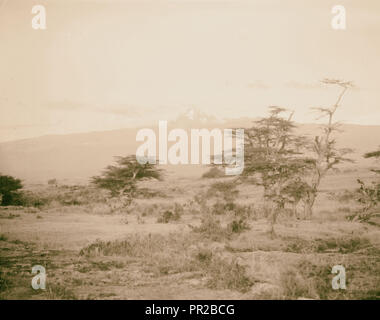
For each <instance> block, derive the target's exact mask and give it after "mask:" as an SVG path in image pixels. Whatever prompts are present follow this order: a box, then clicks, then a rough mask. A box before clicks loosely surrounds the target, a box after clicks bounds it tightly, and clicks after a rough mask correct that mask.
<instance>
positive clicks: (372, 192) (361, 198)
mask: <svg viewBox="0 0 380 320" xmlns="http://www.w3.org/2000/svg"><path fill="white" fill-rule="evenodd" d="M364 158H377V159H380V150H378V151H373V152H368V153H366V154H365V155H364ZM371 171H373V172H375V173H377V174H380V170H379V169H372V170H371ZM358 183H359V185H360V187H359V188H358V190H357V195H358V197H357V201H358V202H359V203H360V205H361V208H360V209H359V210H357V211H356V212H355V214H353V215H351V216H349V217H348V218H349V219H351V220H356V219H357V220H359V221H362V222H370V220H371V219H372V218H374V217H376V216H380V213H379V210H378V208H379V205H380V181H379V180H377V181H372V183H371V184H369V185H368V184H365V183H364V182H363V181H362V180H360V179H358Z"/></svg>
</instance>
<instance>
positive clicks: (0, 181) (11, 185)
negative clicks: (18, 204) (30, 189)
mask: <svg viewBox="0 0 380 320" xmlns="http://www.w3.org/2000/svg"><path fill="white" fill-rule="evenodd" d="M21 188H22V184H21V180H20V179H16V178H14V177H12V176H6V175H0V204H1V205H2V206H7V205H10V204H12V201H13V195H14V193H15V191H17V190H18V189H21Z"/></svg>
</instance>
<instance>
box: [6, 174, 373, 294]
mask: <svg viewBox="0 0 380 320" xmlns="http://www.w3.org/2000/svg"><path fill="white" fill-rule="evenodd" d="M353 178H354V175H353V173H351V172H348V173H344V172H343V173H341V174H340V175H334V176H333V177H329V178H328V179H327V180H326V181H325V182H324V185H323V192H322V193H321V194H320V196H319V197H318V199H317V203H316V212H315V216H314V217H313V219H312V220H309V221H303V220H298V219H296V217H294V216H291V215H290V214H287V213H286V212H285V213H284V214H282V215H280V216H279V218H278V223H277V225H276V234H277V237H275V238H271V237H270V236H269V234H268V232H267V231H268V223H267V220H266V216H267V213H266V212H265V206H264V205H263V203H262V202H261V192H262V190H261V189H260V188H258V187H255V186H252V185H250V184H239V185H236V186H234V185H231V181H232V180H231V179H230V178H218V179H190V178H186V179H185V178H183V179H179V180H175V181H164V182H154V183H149V184H146V185H144V186H143V187H147V188H148V187H150V188H152V190H156V191H161V194H160V193H157V192H148V191H145V193H144V194H145V195H142V196H141V198H139V199H135V200H134V201H133V202H132V204H131V205H130V206H128V207H126V206H124V205H123V204H122V201H121V199H113V200H112V201H111V200H110V199H108V198H107V195H105V194H103V193H101V192H100V193H99V191H98V190H94V189H92V188H90V187H86V186H58V187H56V186H52V185H49V186H43V187H38V188H34V189H33V190H29V191H28V192H33V193H34V195H37V197H42V198H43V199H48V200H46V201H47V202H46V203H45V204H44V205H42V206H39V208H35V207H8V208H2V209H1V210H0V226H1V233H0V298H1V299H19V298H22V299H123V298H124V299H125V298H128V299H131V298H135V299H142V298H146V299H165V298H166V299H172V298H182V299H193V298H201V299H203V298H205V299H207V298H209V299H213V298H226V299H228V298H231V299H235V298H241V299H299V298H310V299H379V288H380V276H379V275H380V270H379V266H380V261H379V259H380V240H379V239H380V231H379V229H378V227H375V226H371V225H365V224H361V223H358V222H349V221H347V219H346V216H347V215H348V214H350V212H353V211H354V210H355V207H354V204H353V203H351V202H349V199H350V191H347V190H345V189H342V188H341V186H345V188H346V187H347V185H348V184H349V183H351V180H352V181H355V180H354V179H353ZM337 181H338V182H337ZM162 193H164V194H165V196H163V195H162ZM39 217H40V218H39ZM35 264H41V265H44V266H46V270H47V277H48V278H47V279H48V284H47V289H46V290H45V291H37V292H36V291H35V290H33V289H31V286H30V281H31V273H30V272H31V267H32V266H33V265H35ZM337 264H341V265H344V266H345V267H346V272H347V290H339V291H335V290H332V288H331V279H332V276H333V275H332V274H331V268H332V266H334V265H337Z"/></svg>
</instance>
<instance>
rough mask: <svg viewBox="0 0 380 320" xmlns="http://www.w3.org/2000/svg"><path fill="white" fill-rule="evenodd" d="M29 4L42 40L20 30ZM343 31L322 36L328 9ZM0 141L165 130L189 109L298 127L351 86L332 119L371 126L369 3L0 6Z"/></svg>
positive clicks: (254, 0) (198, 0)
mask: <svg viewBox="0 0 380 320" xmlns="http://www.w3.org/2000/svg"><path fill="white" fill-rule="evenodd" d="M35 4H41V5H44V6H45V8H46V24H47V25H46V29H45V30H34V29H33V28H32V25H31V21H32V18H33V14H32V13H31V10H32V7H33V5H35ZM337 4H339V5H344V7H345V9H346V20H347V28H346V30H334V29H333V28H332V27H331V20H332V18H333V14H332V13H331V9H332V7H333V6H334V5H337ZM0 52H1V56H0V57H1V59H0V142H1V141H10V140H16V139H24V138H31V137H36V136H41V135H46V134H67V133H74V132H88V131H102V130H112V129H119V128H126V127H134V126H144V125H145V126H148V125H150V124H154V123H155V124H157V122H158V120H172V119H174V118H175V117H177V116H178V115H179V114H181V113H183V112H184V111H185V110H187V109H189V108H197V109H199V110H201V111H202V112H203V113H206V114H210V115H213V116H215V117H217V118H220V119H223V118H239V117H260V116H265V114H266V112H267V107H268V106H270V105H278V106H283V107H286V108H289V109H291V110H294V111H295V114H294V120H295V121H297V122H314V120H315V117H316V114H315V113H313V112H312V111H311V109H310V108H311V107H328V106H330V105H331V104H332V103H333V102H334V101H335V99H336V96H337V94H338V88H329V87H326V86H324V85H322V84H321V83H320V80H322V79H323V78H326V77H328V78H338V79H344V80H349V81H353V82H354V84H355V86H356V87H355V88H354V89H352V90H350V91H349V92H348V93H347V95H346V96H345V98H344V100H343V104H342V106H341V108H340V109H339V110H338V112H337V114H336V116H337V120H339V121H342V122H345V123H356V124H362V125H380V81H379V77H380V59H379V57H380V1H377V0H362V1H356V0H340V1H337V0H331V1H330V0H308V1H305V0H251V1H249V0H192V1H191V0H171V1H164V0H154V1H147V0H139V1H137V0H134V1H132V0H125V1H122V0H118V1H115V0H65V1H61V0H45V1H44V0H33V1H32V0H0Z"/></svg>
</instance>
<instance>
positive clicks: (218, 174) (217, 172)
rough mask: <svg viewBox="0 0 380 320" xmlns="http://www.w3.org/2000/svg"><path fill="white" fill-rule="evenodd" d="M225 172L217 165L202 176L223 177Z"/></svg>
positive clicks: (207, 177)
mask: <svg viewBox="0 0 380 320" xmlns="http://www.w3.org/2000/svg"><path fill="white" fill-rule="evenodd" d="M224 176H225V174H224V172H223V171H222V170H220V169H219V168H217V167H212V168H211V169H210V170H209V171H207V172H205V173H204V174H203V175H202V178H204V179H215V178H222V177H224Z"/></svg>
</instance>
